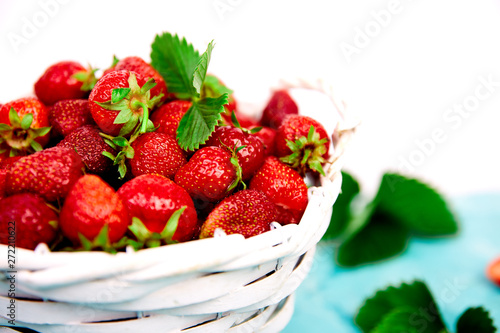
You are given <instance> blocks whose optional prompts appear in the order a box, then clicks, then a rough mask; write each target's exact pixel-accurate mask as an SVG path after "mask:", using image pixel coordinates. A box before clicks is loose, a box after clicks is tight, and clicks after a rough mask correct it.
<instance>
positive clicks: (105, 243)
mask: <svg viewBox="0 0 500 333" xmlns="http://www.w3.org/2000/svg"><path fill="white" fill-rule="evenodd" d="M78 239H79V240H80V246H78V247H64V248H62V251H94V250H101V251H105V252H108V253H117V252H118V250H120V249H123V248H125V247H126V246H127V245H128V243H129V242H128V238H127V237H126V236H124V237H123V238H122V239H120V240H119V241H118V242H116V243H111V242H110V240H109V226H108V224H107V223H106V224H104V225H103V227H102V228H101V230H100V231H99V233H98V234H97V236H96V237H95V238H94V239H88V238H87V237H85V236H84V235H82V234H81V233H78ZM63 240H64V238H63V236H62V234H61V238H60V239H59V241H58V242H62V241H63ZM58 242H55V245H58Z"/></svg>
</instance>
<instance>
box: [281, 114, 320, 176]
mask: <svg viewBox="0 0 500 333" xmlns="http://www.w3.org/2000/svg"><path fill="white" fill-rule="evenodd" d="M275 144H276V156H278V157H281V159H280V160H281V161H282V162H284V163H286V164H288V165H289V166H291V167H292V168H293V169H295V170H297V171H298V172H299V173H300V174H301V175H302V176H303V175H305V173H306V172H307V171H309V170H313V171H316V172H319V173H321V174H322V175H324V174H325V173H324V171H323V167H322V165H323V164H324V163H325V160H326V158H327V157H328V150H329V147H330V139H329V137H328V133H327V132H326V130H325V128H324V127H323V125H321V124H320V123H319V122H317V121H316V120H314V119H312V118H310V117H306V116H302V115H294V116H288V117H287V118H285V120H284V121H283V123H282V124H281V126H280V127H279V128H278V131H277V133H276V139H275Z"/></svg>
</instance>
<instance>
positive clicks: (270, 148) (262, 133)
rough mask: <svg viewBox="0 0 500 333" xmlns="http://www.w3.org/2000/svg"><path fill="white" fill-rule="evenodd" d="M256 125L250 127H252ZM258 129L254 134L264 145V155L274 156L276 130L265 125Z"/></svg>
mask: <svg viewBox="0 0 500 333" xmlns="http://www.w3.org/2000/svg"><path fill="white" fill-rule="evenodd" d="M254 128H256V127H251V128H250V129H254ZM259 128H260V130H259V131H258V132H255V133H254V135H255V136H256V137H258V138H259V139H260V141H262V145H263V146H264V156H266V157H267V156H274V155H275V154H276V149H275V144H274V140H275V139H276V130H275V129H274V128H271V127H267V126H260V127H259Z"/></svg>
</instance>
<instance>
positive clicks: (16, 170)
mask: <svg viewBox="0 0 500 333" xmlns="http://www.w3.org/2000/svg"><path fill="white" fill-rule="evenodd" d="M83 168H84V166H83V163H82V160H81V158H80V156H78V154H77V153H76V152H75V151H74V150H73V149H69V148H64V147H53V148H48V149H44V150H42V151H39V152H36V153H34V154H32V155H28V156H24V157H22V158H21V159H19V160H18V161H17V162H16V163H15V164H14V165H12V167H11V168H10V170H9V171H8V173H7V178H6V183H5V186H6V191H7V193H8V194H10V195H12V194H16V193H22V192H31V193H36V194H38V195H40V196H41V197H42V198H44V199H45V200H46V201H48V202H52V201H56V200H57V199H61V198H64V197H65V196H66V194H67V193H68V192H69V190H70V189H71V187H72V186H73V184H74V183H75V182H76V181H77V180H78V178H80V177H81V176H82V170H83Z"/></svg>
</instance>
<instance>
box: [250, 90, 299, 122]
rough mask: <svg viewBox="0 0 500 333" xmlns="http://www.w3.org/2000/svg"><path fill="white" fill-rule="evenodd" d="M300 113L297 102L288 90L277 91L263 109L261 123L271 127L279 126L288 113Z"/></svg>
mask: <svg viewBox="0 0 500 333" xmlns="http://www.w3.org/2000/svg"><path fill="white" fill-rule="evenodd" d="M298 113H299V108H298V107H297V104H296V103H295V101H294V100H293V99H292V97H291V96H290V94H289V93H288V91H287V90H277V91H275V92H274V93H273V94H272V96H271V99H270V100H269V102H268V104H267V105H266V107H265V108H264V110H263V111H262V117H261V119H260V123H261V124H262V125H264V126H268V127H271V128H278V127H280V126H281V123H282V122H283V120H284V119H285V118H286V117H287V116H288V115H296V114H298Z"/></svg>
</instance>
